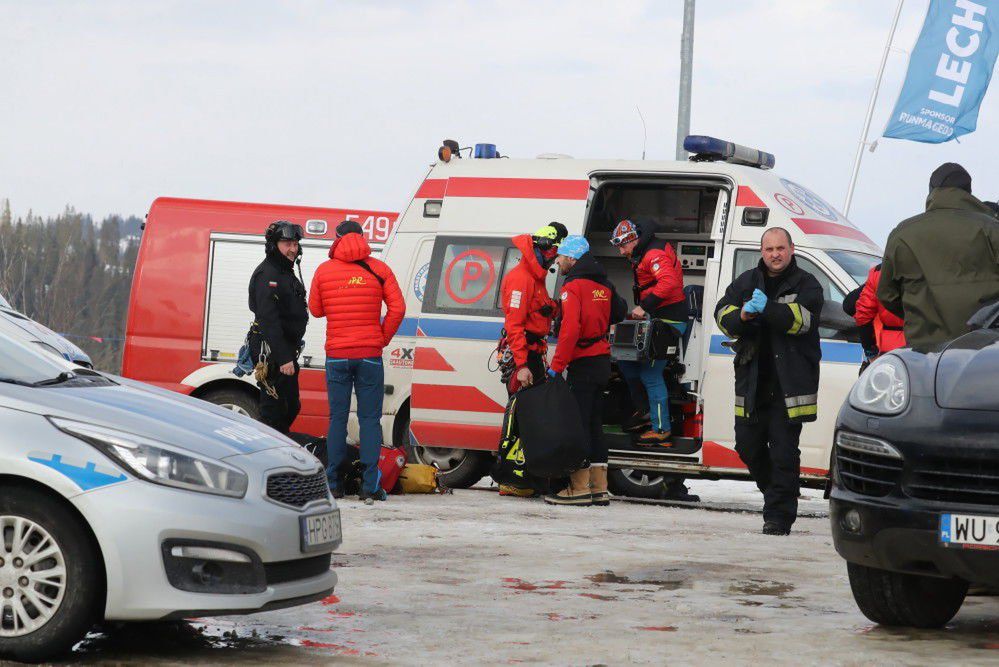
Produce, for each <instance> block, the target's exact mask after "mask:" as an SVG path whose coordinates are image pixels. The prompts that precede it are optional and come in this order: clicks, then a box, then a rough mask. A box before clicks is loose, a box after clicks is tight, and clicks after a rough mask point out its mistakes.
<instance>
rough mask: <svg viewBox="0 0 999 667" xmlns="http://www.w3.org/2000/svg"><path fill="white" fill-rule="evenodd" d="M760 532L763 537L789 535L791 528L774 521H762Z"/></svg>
mask: <svg viewBox="0 0 999 667" xmlns="http://www.w3.org/2000/svg"><path fill="white" fill-rule="evenodd" d="M762 532H763V534H764V535H790V534H791V526H788V525H786V524H783V523H778V522H776V521H764V522H763V531H762Z"/></svg>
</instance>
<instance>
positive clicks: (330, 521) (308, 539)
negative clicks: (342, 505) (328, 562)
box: [298, 510, 342, 552]
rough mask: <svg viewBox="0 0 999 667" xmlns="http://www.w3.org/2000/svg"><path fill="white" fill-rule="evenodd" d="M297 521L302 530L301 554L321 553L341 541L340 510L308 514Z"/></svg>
mask: <svg viewBox="0 0 999 667" xmlns="http://www.w3.org/2000/svg"><path fill="white" fill-rule="evenodd" d="M298 521H299V524H300V525H301V530H302V551H303V552H308V551H321V550H323V549H326V548H327V547H329V545H330V544H334V543H339V542H340V540H341V537H342V534H341V532H340V510H333V511H332V512H323V513H322V514H310V515H309V516H303V517H299V519H298Z"/></svg>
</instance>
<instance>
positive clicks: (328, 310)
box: [309, 221, 406, 505]
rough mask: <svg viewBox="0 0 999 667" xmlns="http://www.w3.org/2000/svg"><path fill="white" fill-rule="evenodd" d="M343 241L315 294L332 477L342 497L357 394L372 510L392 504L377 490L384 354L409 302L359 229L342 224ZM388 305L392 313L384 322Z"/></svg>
mask: <svg viewBox="0 0 999 667" xmlns="http://www.w3.org/2000/svg"><path fill="white" fill-rule="evenodd" d="M336 236H337V238H336V241H334V242H333V245H332V247H330V251H329V256H330V258H329V259H328V260H326V261H325V262H323V263H322V264H321V265H320V266H319V268H318V269H316V273H315V276H313V278H312V288H311V289H310V291H309V310H310V311H311V312H312V315H313V316H314V317H325V318H326V393H327V396H328V398H329V404H330V427H329V436H328V438H327V440H326V447H327V452H328V456H329V466H328V467H327V468H326V476H327V478H328V479H329V484H330V490H331V491H332V492H333V495H334V496H340V497H342V494H343V484H342V482H341V479H340V472H341V466H343V464H344V463H345V462H346V460H347V455H348V449H347V418H348V416H349V415H350V396H351V392H352V391H353V392H355V393H356V394H357V421H358V423H359V424H360V430H361V465H362V467H363V469H364V471H363V475H362V480H361V491H360V493H359V494H358V495H359V498H360V500H363V501H364V502H365V503H367V504H369V505H370V504H372V502H373V501H374V500H385V499H386V497H387V496H386V494H385V491H384V490H383V489H382V488H381V487H380V486H379V485H378V455H379V453H380V452H381V446H382V427H381V418H382V401H383V399H384V396H385V370H384V368H383V367H382V350H383V349H384V348H385V346H386V345H388V344H389V343H390V342H391V341H392V337H393V336H395V333H396V331H398V329H399V325H400V324H401V323H402V319H403V317H405V315H406V302H405V300H404V299H403V296H402V290H400V289H399V283H398V282H397V281H396V278H395V274H393V273H392V269H390V268H389V267H388V265H387V264H385V262H383V261H381V260H379V259H375V258H374V257H371V247H370V246H369V245H368V242H367V241H366V240H365V239H364V236H363V233H362V230H361V226H360V225H359V224H357V223H356V222H353V221H345V222H342V223H340V224H339V225H337V228H336ZM383 303H384V304H385V306H386V308H387V312H386V314H385V319H384V320H382V317H381V315H382V304H383Z"/></svg>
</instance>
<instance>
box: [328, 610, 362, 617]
mask: <svg viewBox="0 0 999 667" xmlns="http://www.w3.org/2000/svg"><path fill="white" fill-rule="evenodd" d="M326 615H327V616H331V617H332V618H350V617H351V616H357V612H353V611H328V612H326Z"/></svg>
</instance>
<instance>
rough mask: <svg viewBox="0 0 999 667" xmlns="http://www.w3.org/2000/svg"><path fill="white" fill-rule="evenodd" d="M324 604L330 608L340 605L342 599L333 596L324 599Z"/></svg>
mask: <svg viewBox="0 0 999 667" xmlns="http://www.w3.org/2000/svg"><path fill="white" fill-rule="evenodd" d="M323 604H324V605H326V606H329V605H331V604H340V598H338V597H337V596H335V595H331V596H329V597H328V598H323Z"/></svg>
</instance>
